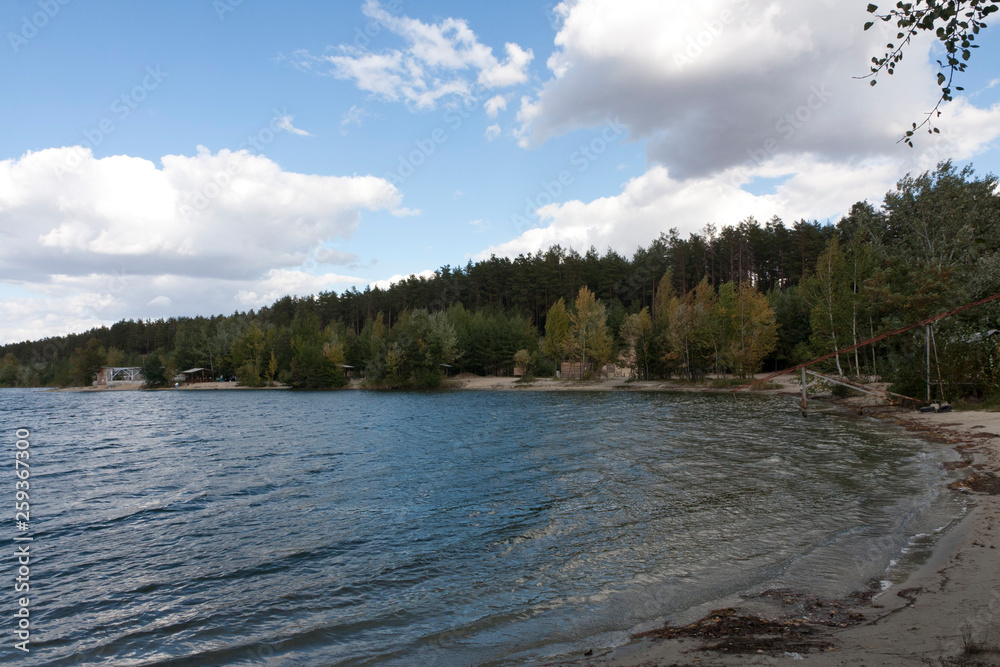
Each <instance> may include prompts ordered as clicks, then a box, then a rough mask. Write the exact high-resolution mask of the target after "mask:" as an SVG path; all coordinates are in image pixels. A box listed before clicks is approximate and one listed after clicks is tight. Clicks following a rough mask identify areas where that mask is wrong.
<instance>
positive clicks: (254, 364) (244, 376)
mask: <svg viewBox="0 0 1000 667" xmlns="http://www.w3.org/2000/svg"><path fill="white" fill-rule="evenodd" d="M232 354H233V363H234V364H235V365H236V368H237V370H236V377H237V379H238V380H239V382H240V384H242V385H245V386H247V387H259V386H261V385H262V384H263V382H264V380H263V377H262V375H263V373H264V369H265V366H266V363H267V362H266V359H267V358H268V356H269V355H268V354H267V333H266V331H265V330H264V329H263V328H261V326H260V325H259V324H258V323H257V321H256V320H254V321H252V322H250V325H249V326H247V327H246V328H245V329H244V330H243V332H242V333H241V334H240V335H239V337H238V338H236V340H235V341H234V342H233V352H232Z"/></svg>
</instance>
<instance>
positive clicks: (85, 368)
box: [69, 338, 107, 387]
mask: <svg viewBox="0 0 1000 667" xmlns="http://www.w3.org/2000/svg"><path fill="white" fill-rule="evenodd" d="M106 356H107V353H106V352H105V350H104V346H103V345H101V342H100V341H99V340H97V339H96V338H91V339H90V340H88V341H87V344H86V345H84V346H83V347H81V348H77V349H76V350H74V352H73V354H72V355H70V358H69V363H70V378H71V379H72V381H73V383H74V384H75V385H77V386H80V387H86V386H89V385H90V384H91V383H93V381H94V376H95V375H97V371H99V370H101V367H102V366H104V364H105V358H106Z"/></svg>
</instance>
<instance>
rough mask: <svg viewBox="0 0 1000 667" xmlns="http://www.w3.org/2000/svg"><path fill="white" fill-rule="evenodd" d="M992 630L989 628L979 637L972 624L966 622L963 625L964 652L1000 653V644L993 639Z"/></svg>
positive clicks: (980, 653) (970, 653)
mask: <svg viewBox="0 0 1000 667" xmlns="http://www.w3.org/2000/svg"><path fill="white" fill-rule="evenodd" d="M992 634H993V633H992V632H991V631H990V630H987V631H986V632H984V633H983V635H982V636H981V637H977V636H976V633H975V632H973V630H972V626H971V625H969V624H968V623H966V624H965V625H963V626H962V632H961V636H962V654H963V655H982V654H984V653H998V652H1000V646H997V644H996V643H995V642H994V641H992Z"/></svg>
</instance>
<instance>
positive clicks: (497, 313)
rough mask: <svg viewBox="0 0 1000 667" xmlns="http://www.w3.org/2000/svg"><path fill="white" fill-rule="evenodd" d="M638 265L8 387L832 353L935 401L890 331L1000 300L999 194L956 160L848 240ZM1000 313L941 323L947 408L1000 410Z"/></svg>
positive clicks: (658, 258)
mask: <svg viewBox="0 0 1000 667" xmlns="http://www.w3.org/2000/svg"><path fill="white" fill-rule="evenodd" d="M664 223H665V224H664V227H665V228H667V229H669V231H666V232H663V233H661V234H660V235H659V237H658V238H656V239H654V240H653V241H652V242H651V243H650V244H649V245H648V246H647V247H639V248H637V249H636V250H635V252H634V253H633V255H632V257H631V258H628V257H625V256H622V255H620V254H618V253H616V252H614V251H612V250H610V249H609V250H607V251H606V252H604V254H600V253H599V252H598V250H597V249H596V248H593V247H592V248H590V249H589V250H588V251H587V252H586V253H585V254H580V253H578V252H577V251H575V250H573V249H564V248H562V247H560V246H558V245H557V246H553V247H551V248H548V249H545V250H540V251H539V252H538V253H537V254H531V253H529V254H527V255H519V256H517V257H516V258H513V259H510V258H502V257H490V258H489V259H488V260H484V261H480V262H469V263H467V264H466V265H465V266H464V267H452V266H443V267H441V268H440V269H439V270H438V271H437V272H436V273H435V274H434V276H433V277H430V278H417V277H414V276H411V277H410V278H409V279H407V280H404V281H402V282H399V283H396V284H394V285H392V286H391V287H389V288H388V289H379V288H373V287H369V288H366V289H365V290H364V291H359V290H357V289H351V290H348V291H345V292H343V293H340V294H337V293H335V292H323V293H320V294H317V295H314V296H309V297H291V296H286V297H284V298H281V299H279V300H277V301H276V302H274V303H273V304H271V305H270V306H266V307H263V308H261V309H260V310H257V311H254V310H250V311H249V312H236V313H233V314H231V315H217V316H213V317H179V318H170V319H161V320H155V321H153V320H145V321H140V320H122V321H120V322H117V323H115V324H113V325H112V326H110V327H101V328H95V329H92V330H90V331H87V332H84V333H77V334H68V335H65V336H59V337H53V338H46V339H43V340H37V341H25V342H21V343H14V344H9V345H5V346H2V347H0V386H8V387H9V386H22V387H28V386H70V385H76V386H80V385H89V384H90V383H91V382H92V380H93V378H94V375H95V374H96V372H97V371H98V370H99V369H100V368H101V367H102V366H140V367H141V368H142V369H143V374H144V376H145V377H146V379H147V383H148V384H149V385H151V386H156V385H161V384H167V383H172V380H171V378H173V376H174V375H175V373H176V372H178V371H180V370H183V369H187V368H192V367H204V368H206V369H210V371H211V373H212V374H213V376H214V377H217V378H222V377H226V378H228V377H236V378H237V380H238V381H239V382H240V383H241V384H244V385H248V386H263V385H267V384H271V383H275V382H280V383H283V384H287V385H289V386H292V387H296V388H334V387H339V386H343V385H345V384H346V383H347V379H348V376H350V377H360V378H363V379H364V384H365V385H367V386H371V387H400V388H401V387H436V386H439V385H440V384H441V382H442V380H443V378H444V377H446V376H447V375H449V374H452V375H454V374H458V373H475V374H479V375H510V374H512V373H513V372H514V367H515V364H516V365H517V366H519V367H521V368H522V369H524V370H526V371H527V372H528V373H529V374H531V375H534V376H542V375H552V374H553V373H554V372H555V371H556V369H557V368H558V367H559V363H560V362H562V361H566V360H573V361H579V362H582V363H584V367H585V368H587V369H592V370H589V371H588V373H592V374H599V373H600V372H601V371H600V369H601V368H602V367H603V366H604V364H606V363H609V362H611V363H617V364H618V365H619V366H627V367H629V368H631V369H632V371H633V376H634V377H636V378H639V379H654V378H681V379H686V380H696V379H698V378H701V377H704V376H705V375H706V374H708V373H720V374H732V375H734V376H737V377H747V376H750V375H752V374H753V373H755V372H759V371H761V370H777V369H781V368H784V367H787V366H790V365H793V364H795V363H797V362H800V361H806V360H808V359H811V358H814V357H817V356H819V355H822V354H826V353H831V352H832V353H835V354H834V356H833V357H832V358H831V359H830V360H829V362H827V363H826V370H827V371H829V372H831V373H835V374H838V375H842V376H846V377H854V378H865V379H872V378H875V377H879V378H882V379H884V380H886V381H889V382H892V383H893V387H894V391H898V392H899V393H903V394H907V395H911V396H913V395H916V396H920V395H921V393H922V391H923V390H922V387H923V383H924V366H923V362H922V359H923V354H924V344H925V343H924V334H923V332H922V331H920V330H917V331H914V332H912V333H911V334H905V335H900V336H896V337H893V338H891V339H887V340H885V341H882V342H879V343H878V344H876V345H872V346H866V347H863V348H861V349H858V350H854V351H851V352H849V353H840V350H841V349H842V348H848V347H851V346H852V345H854V344H856V343H859V342H861V341H863V340H866V339H868V338H872V337H874V336H876V335H878V334H879V333H882V332H886V331H890V330H893V329H896V328H899V327H901V326H904V325H907V324H911V323H914V322H918V321H920V320H922V319H924V318H926V317H929V316H932V315H936V314H939V313H944V312H947V311H949V310H951V309H953V308H956V307H958V306H961V305H964V304H966V303H969V302H971V301H974V300H976V299H980V298H984V297H986V296H990V295H992V294H996V293H998V292H1000V254H998V249H1000V194H998V191H997V179H996V177H995V176H993V175H992V174H990V175H985V176H983V175H978V174H977V173H976V172H975V171H974V170H973V168H972V167H971V166H967V167H964V168H961V169H959V168H957V167H955V166H954V165H953V164H952V163H951V162H943V163H941V164H939V165H938V166H937V168H936V169H935V170H933V171H929V172H926V173H923V174H920V175H916V176H912V175H908V176H906V177H904V178H903V179H901V180H900V181H899V182H898V183H897V184H896V187H895V189H893V190H891V191H890V192H888V193H886V195H885V198H884V200H883V201H882V203H881V205H880V206H879V207H878V208H876V207H875V206H872V205H871V204H869V203H866V202H859V203H857V204H855V205H854V206H853V207H852V208H851V210H850V212H849V213H848V214H847V215H845V216H844V217H842V218H841V219H840V220H839V221H838V222H837V223H836V224H820V223H819V222H816V221H813V222H809V221H805V220H799V221H797V222H794V223H792V224H790V225H786V224H785V223H784V222H783V221H782V220H781V219H779V218H777V217H775V218H772V219H771V220H768V221H766V222H763V223H762V222H760V221H758V220H755V219H754V218H752V217H749V218H747V219H745V220H743V221H741V222H739V223H738V224H735V225H729V226H721V227H716V226H714V225H713V224H708V225H706V226H705V227H704V228H703V229H702V231H701V232H699V233H692V234H690V235H688V236H687V238H683V237H682V236H681V235H680V234H679V233H678V231H677V230H676V229H670V228H669V221H664ZM998 329H1000V305H998V303H997V302H994V303H990V304H986V305H983V306H981V307H977V308H974V309H970V310H968V311H965V312H963V313H961V314H960V315H956V316H953V317H948V318H945V319H942V320H940V321H938V322H937V323H936V324H935V325H934V346H935V347H934V357H935V369H936V372H935V392H936V393H938V394H940V395H942V396H948V397H959V396H967V397H975V398H989V397H991V396H992V397H994V398H995V397H997V395H998V393H1000V334H998V333H997V330H998Z"/></svg>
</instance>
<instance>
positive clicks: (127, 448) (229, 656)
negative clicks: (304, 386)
mask: <svg viewBox="0 0 1000 667" xmlns="http://www.w3.org/2000/svg"><path fill="white" fill-rule="evenodd" d="M0 417H2V418H0V422H2V424H3V425H4V431H5V432H6V436H5V438H6V444H4V447H5V448H6V449H8V450H10V452H13V450H14V441H15V437H14V430H15V428H18V427H23V428H27V429H29V430H30V431H31V459H30V461H31V475H32V477H31V531H30V534H31V535H32V536H33V537H34V541H33V542H32V543H31V549H32V554H33V559H32V566H31V594H32V595H31V605H32V608H31V614H32V616H31V622H32V644H31V654H30V659H24V664H31V665H77V664H114V665H182V664H183V665H331V664H333V665H340V664H344V665H371V664H380V665H381V664H386V665H407V666H410V665H447V666H452V665H476V664H522V663H524V662H526V661H529V660H532V659H541V658H544V657H545V656H551V655H556V654H559V653H562V652H567V651H575V650H581V649H586V648H589V647H595V646H609V645H614V644H619V643H622V642H624V641H626V640H627V637H628V634H629V632H632V631H635V630H636V629H644V628H647V627H650V626H652V625H655V624H657V623H659V622H661V621H662V620H663V619H665V618H668V617H669V618H675V619H676V618H679V617H684V616H685V615H688V616H690V615H691V614H693V613H695V612H696V611H697V610H699V609H701V608H702V607H706V606H710V605H711V603H712V602H713V601H717V600H719V599H720V598H723V597H725V596H727V595H732V594H734V593H739V592H743V591H753V590H761V589H763V588H765V587H769V586H791V587H795V588H802V589H808V590H810V591H818V592H824V593H829V594H832V595H838V594H845V593H847V592H850V591H852V590H856V589H858V588H861V587H864V586H866V585H868V583H869V582H871V581H873V580H874V581H878V580H881V579H885V578H887V577H888V578H893V577H897V578H898V577H900V576H902V574H903V573H904V571H905V568H906V567H907V563H910V562H914V561H915V560H918V559H919V557H920V556H921V554H923V553H925V552H926V551H927V549H929V548H930V546H931V544H932V543H933V535H934V532H935V530H936V529H939V528H940V527H941V526H944V525H945V524H947V523H948V522H949V520H951V519H952V518H953V517H955V516H957V515H958V514H959V513H960V512H961V511H962V507H961V506H960V504H959V503H960V500H958V499H956V498H954V497H953V494H945V493H940V489H941V488H942V482H943V475H944V474H945V473H944V472H943V471H942V469H941V466H940V462H941V460H943V459H946V458H954V457H955V455H954V453H953V452H950V451H949V450H948V449H947V448H946V447H944V446H942V445H931V444H928V443H925V442H922V441H920V440H917V439H914V438H912V437H910V436H908V435H907V434H905V433H904V432H902V431H901V430H899V429H896V428H894V427H889V426H885V425H882V424H880V423H877V422H875V421H873V420H868V419H863V418H857V417H848V416H844V417H841V416H822V417H817V418H810V419H808V420H804V419H802V417H801V416H800V415H799V414H798V411H797V405H796V403H795V402H794V401H792V400H790V399H787V398H780V397H759V396H740V400H736V399H734V398H733V397H732V396H730V395H723V396H708V395H696V394H667V393H540V392H538V393H534V392H533V393H518V392H511V391H507V392H435V393H380V392H358V391H343V392H316V393H311V392H306V393H291V392H250V391H247V392H237V391H233V392H175V391H164V392H116V393H103V394H94V393H61V392H60V393H52V392H43V391H31V390H2V391H0ZM8 459H9V463H10V464H11V465H10V468H11V474H10V475H5V478H7V479H8V482H7V484H6V488H5V489H0V493H7V494H9V495H10V496H11V497H10V498H8V501H9V502H8V503H7V505H8V506H9V507H12V506H13V500H14V499H13V495H14V481H13V454H12V453H11V456H9V457H8ZM11 515H12V516H11V517H10V518H11V519H13V511H12V510H11ZM15 534H16V533H15V531H14V528H13V525H12V524H11V527H10V528H9V529H8V531H7V537H13V536H14V535H15ZM10 544H13V543H12V542H10ZM11 548H12V547H11ZM11 563H12V560H11V559H6V562H5V564H3V565H2V566H0V567H3V568H5V570H8V574H9V575H10V576H13V572H14V570H15V569H16V564H15V565H12V564H11ZM890 566H892V567H890ZM887 568H888V570H889V572H888V574H887ZM6 597H7V599H5V600H4V601H3V604H4V605H5V607H4V608H5V609H7V610H8V611H10V612H11V613H12V612H13V609H14V607H13V606H12V605H13V604H15V603H14V597H15V596H14V594H13V593H12V592H10V591H9V590H8V595H7V596H6ZM706 608H707V607H706ZM4 616H5V617H8V618H9V617H10V614H4ZM5 622H9V621H5ZM9 634H10V628H8V629H5V630H4V636H7V635H9ZM8 648H9V647H4V649H3V650H4V652H5V653H7V656H8V658H10V657H12V656H13V659H15V660H16V659H17V658H18V656H17V655H14V652H13V651H8Z"/></svg>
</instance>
